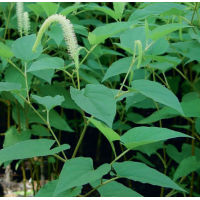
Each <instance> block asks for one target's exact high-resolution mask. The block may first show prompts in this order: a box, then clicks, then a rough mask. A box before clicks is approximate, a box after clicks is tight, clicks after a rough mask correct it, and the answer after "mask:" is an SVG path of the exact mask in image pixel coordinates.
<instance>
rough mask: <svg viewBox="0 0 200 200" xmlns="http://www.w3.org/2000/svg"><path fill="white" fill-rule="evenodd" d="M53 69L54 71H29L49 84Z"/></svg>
mask: <svg viewBox="0 0 200 200" xmlns="http://www.w3.org/2000/svg"><path fill="white" fill-rule="evenodd" d="M54 71H55V70H54V69H45V70H39V71H32V72H29V73H31V74H33V75H35V76H37V77H39V78H41V79H42V80H45V81H46V82H48V83H49V84H51V80H52V78H53V75H54Z"/></svg>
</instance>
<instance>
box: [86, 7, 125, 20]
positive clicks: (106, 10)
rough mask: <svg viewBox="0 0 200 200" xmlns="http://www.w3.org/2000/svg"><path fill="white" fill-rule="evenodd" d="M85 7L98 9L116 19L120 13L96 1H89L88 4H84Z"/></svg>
mask: <svg viewBox="0 0 200 200" xmlns="http://www.w3.org/2000/svg"><path fill="white" fill-rule="evenodd" d="M86 9H88V10H92V11H93V10H98V11H101V12H104V13H105V14H107V15H109V16H111V17H112V18H114V19H115V20H116V21H117V19H118V18H119V17H120V16H121V14H120V13H116V12H114V11H113V10H112V9H110V8H108V7H107V6H99V5H98V4H96V3H90V4H88V5H86Z"/></svg>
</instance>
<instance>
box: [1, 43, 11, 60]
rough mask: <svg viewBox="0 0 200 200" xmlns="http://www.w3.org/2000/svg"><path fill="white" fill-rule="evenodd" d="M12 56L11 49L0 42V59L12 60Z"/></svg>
mask: <svg viewBox="0 0 200 200" xmlns="http://www.w3.org/2000/svg"><path fill="white" fill-rule="evenodd" d="M13 56H14V54H13V53H12V51H11V49H10V48H9V47H7V46H6V45H5V44H3V43H2V42H0V57H2V58H5V59H9V58H12V57H13Z"/></svg>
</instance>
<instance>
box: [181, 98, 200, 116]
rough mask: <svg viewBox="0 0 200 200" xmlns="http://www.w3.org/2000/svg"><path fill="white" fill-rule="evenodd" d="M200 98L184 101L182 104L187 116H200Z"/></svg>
mask: <svg viewBox="0 0 200 200" xmlns="http://www.w3.org/2000/svg"><path fill="white" fill-rule="evenodd" d="M199 103H200V99H194V100H192V101H190V102H182V103H181V106H182V109H183V112H184V114H185V116H186V117H200V107H199Z"/></svg>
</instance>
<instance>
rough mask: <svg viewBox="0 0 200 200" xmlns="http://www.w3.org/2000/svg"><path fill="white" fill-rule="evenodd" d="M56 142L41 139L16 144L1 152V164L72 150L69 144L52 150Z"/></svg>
mask: <svg viewBox="0 0 200 200" xmlns="http://www.w3.org/2000/svg"><path fill="white" fill-rule="evenodd" d="M54 142H55V141H54V140H49V139H39V140H26V141H22V142H19V143H16V144H14V145H12V146H9V147H7V148H5V149H2V150H0V162H6V161H10V160H18V159H25V158H32V157H37V156H47V155H54V154H56V153H58V152H60V151H63V150H66V149H69V148H70V146H69V145H68V144H64V145H61V146H60V147H56V148H54V149H51V150H50V148H51V146H52V145H53V144H54Z"/></svg>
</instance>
